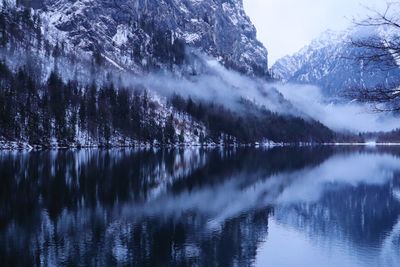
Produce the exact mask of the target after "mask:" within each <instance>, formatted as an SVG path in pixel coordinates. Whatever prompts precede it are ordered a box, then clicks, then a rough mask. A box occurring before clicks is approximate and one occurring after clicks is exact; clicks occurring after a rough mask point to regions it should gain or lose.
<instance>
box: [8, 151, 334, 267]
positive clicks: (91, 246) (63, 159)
mask: <svg viewBox="0 0 400 267" xmlns="http://www.w3.org/2000/svg"><path fill="white" fill-rule="evenodd" d="M333 153H334V151H333V149H331V148H314V149H309V148H280V149H272V150H251V149H249V150H246V149H243V150H237V151H234V150H206V151H205V150H199V149H194V150H181V151H172V150H171V151H168V150H165V151H163V150H157V151H153V150H150V151H141V152H138V151H131V150H111V151H102V150H82V151H64V152H38V153H30V154H22V153H6V154H0V177H1V179H2V187H0V190H1V191H0V193H1V195H0V227H1V228H0V262H4V263H8V264H7V265H34V263H35V262H36V263H38V262H39V261H42V262H43V263H44V265H51V264H54V265H60V264H65V265H106V266H110V265H115V264H117V263H118V264H122V265H124V264H131V265H134V266H196V265H200V266H216V265H218V266H234V265H235V264H236V265H238V266H250V265H251V263H252V261H253V260H254V258H255V255H256V250H257V246H258V244H259V242H261V241H262V239H263V238H265V236H266V233H267V227H268V224H267V219H268V215H269V213H270V211H269V210H268V209H264V208H261V210H262V211H257V210H258V209H259V207H253V209H252V207H251V205H248V206H246V207H245V208H246V210H242V212H240V210H239V212H238V213H235V214H234V215H233V216H232V217H226V218H223V220H221V221H219V222H218V225H217V226H215V225H211V226H210V223H209V219H210V217H208V215H207V214H203V213H202V211H201V210H200V211H199V210H195V211H193V210H190V209H188V210H185V209H183V210H182V211H181V213H180V216H170V215H169V214H168V213H159V214H157V213H152V214H151V216H141V217H139V216H138V215H137V214H136V213H135V212H133V214H129V216H126V213H125V210H126V209H128V210H129V208H130V207H133V206H143V207H148V206H147V205H146V204H147V203H152V202H153V200H154V199H166V200H171V199H172V200H173V199H175V198H178V197H179V196H180V195H183V194H187V195H188V198H189V199H190V198H191V196H193V193H194V192H198V191H201V192H203V191H204V192H207V191H209V192H217V193H218V194H222V195H223V194H224V191H223V190H222V189H223V188H224V187H223V186H222V185H223V184H226V183H231V184H234V185H235V186H236V187H237V190H235V191H233V192H236V193H237V194H244V191H243V192H242V191H241V190H244V189H246V188H251V187H253V186H255V185H256V184H257V182H259V180H260V179H261V180H267V179H268V177H270V176H271V175H274V174H279V173H285V172H293V171H296V170H300V169H303V168H306V167H314V166H318V165H319V164H320V163H321V162H323V161H324V160H325V159H327V158H329V157H330V156H331V155H332V154H333ZM233 180H234V181H233ZM215 188H220V189H221V190H217V191H213V190H214V189H215ZM247 193H248V192H247ZM238 197H239V199H240V197H242V196H238ZM199 201H200V202H201V199H200V200H199ZM200 204H201V203H200ZM160 205H163V203H162V202H161V203H160ZM202 205H205V206H207V205H210V207H212V206H213V203H212V202H211V203H203V204H202ZM149 207H150V206H149ZM161 210H162V209H161Z"/></svg>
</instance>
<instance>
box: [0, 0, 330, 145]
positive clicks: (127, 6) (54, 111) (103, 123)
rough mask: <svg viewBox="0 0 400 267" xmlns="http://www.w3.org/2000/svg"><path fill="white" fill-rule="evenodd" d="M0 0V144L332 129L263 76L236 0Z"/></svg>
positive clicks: (260, 56) (159, 140)
mask: <svg viewBox="0 0 400 267" xmlns="http://www.w3.org/2000/svg"><path fill="white" fill-rule="evenodd" d="M0 6H1V12H0V47H1V49H0V70H1V71H0V104H1V105H0V107H2V108H0V148H1V147H3V148H15V147H29V146H33V147H36V146H37V147H71V146H73V147H75V146H78V147H79V146H90V147H91V146H132V145H134V146H137V145H148V146H150V145H154V144H156V145H176V144H190V145H203V144H217V143H223V144H229V145H233V144H240V143H246V144H249V143H258V142H264V143H268V144H269V143H273V142H279V143H284V142H287V143H296V142H330V141H332V139H333V138H335V137H337V135H335V134H334V133H333V131H331V130H330V129H329V128H327V127H326V126H324V125H322V124H321V123H319V122H317V121H315V120H313V119H311V118H309V117H307V116H305V115H303V113H301V112H300V111H298V110H296V109H295V108H294V107H293V105H291V103H290V102H289V101H287V100H286V99H285V98H284V97H283V95H282V94H281V93H279V92H278V91H277V90H276V89H275V88H274V87H273V85H269V84H267V83H266V80H267V79H268V78H269V74H268V61H267V50H266V49H265V48H264V46H263V45H262V44H261V43H260V42H259V41H258V40H257V39H256V31H255V28H254V26H253V25H252V24H251V22H250V20H249V18H248V17H247V16H246V14H245V12H244V10H243V3H242V1H241V0H230V1H226V0H203V1H198V0H179V1H178V0H162V1H144V0H138V1H133V0H131V1H118V0H116V1H113V2H110V1H101V0H100V1H90V0H76V1H67V0H57V1H55V0H44V1H17V2H15V1H11V0H7V1H3V2H1V5H0ZM270 141H272V142H270Z"/></svg>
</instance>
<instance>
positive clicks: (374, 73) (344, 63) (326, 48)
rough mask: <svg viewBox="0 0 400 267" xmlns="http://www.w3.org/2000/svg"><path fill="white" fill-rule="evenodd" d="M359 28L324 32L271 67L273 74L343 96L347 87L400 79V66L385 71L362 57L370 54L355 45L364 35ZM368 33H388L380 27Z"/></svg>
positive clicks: (375, 84) (334, 95) (369, 85)
mask: <svg viewBox="0 0 400 267" xmlns="http://www.w3.org/2000/svg"><path fill="white" fill-rule="evenodd" d="M364 30H365V29H364ZM360 31H361V30H360V29H349V30H347V31H344V32H333V31H327V32H325V33H323V34H322V35H321V36H320V37H319V38H317V39H315V40H313V41H312V42H311V44H310V45H307V46H306V47H304V48H303V49H301V50H300V51H299V52H297V53H295V54H294V55H291V56H286V57H284V58H282V59H280V60H278V61H277V62H276V63H275V64H274V65H273V66H272V68H271V71H272V73H273V76H274V77H276V78H279V79H281V80H283V81H284V82H297V83H308V84H313V85H317V86H320V87H321V88H322V91H323V92H324V94H325V95H326V96H330V97H337V96H342V95H343V94H345V91H346V90H347V89H351V88H352V87H356V86H358V87H359V86H365V87H374V86H377V85H391V84H393V83H397V82H399V80H400V68H394V69H387V70H384V71H382V70H383V69H384V66H380V65H377V64H374V63H371V62H365V61H363V60H362V59H360V56H361V55H365V54H366V53H369V52H368V51H367V49H365V48H358V47H355V46H354V45H353V44H352V40H353V39H354V38H357V36H359V35H360V34H365V33H361V32H360ZM368 34H371V36H381V37H382V36H387V34H389V33H388V32H387V31H385V30H382V29H379V30H376V31H372V32H369V33H368Z"/></svg>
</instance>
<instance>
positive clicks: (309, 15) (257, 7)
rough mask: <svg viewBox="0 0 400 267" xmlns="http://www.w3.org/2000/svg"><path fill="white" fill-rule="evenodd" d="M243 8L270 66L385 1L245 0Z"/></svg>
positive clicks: (346, 24) (379, 7) (383, 5)
mask: <svg viewBox="0 0 400 267" xmlns="http://www.w3.org/2000/svg"><path fill="white" fill-rule="evenodd" d="M244 7H245V10H246V12H247V14H248V15H249V16H250V19H251V20H252V22H253V23H254V25H255V26H256V28H257V32H258V35H257V36H258V39H259V40H260V41H261V42H263V43H264V45H265V46H266V48H267V49H268V52H269V65H270V66H271V65H272V64H273V63H274V62H275V61H276V60H277V59H279V58H281V57H283V56H285V55H288V54H293V53H295V52H297V51H298V50H300V49H301V48H302V47H304V46H305V45H307V44H309V43H310V42H311V41H312V40H313V39H314V38H316V37H318V36H319V35H320V34H321V33H322V32H324V31H326V30H328V29H331V30H336V31H338V30H344V29H346V28H347V27H349V26H350V25H351V24H352V21H353V19H357V18H362V17H365V16H366V15H367V14H368V12H369V11H368V9H367V8H366V7H371V8H376V9H384V8H385V7H386V1H385V0H244Z"/></svg>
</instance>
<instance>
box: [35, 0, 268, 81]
mask: <svg viewBox="0 0 400 267" xmlns="http://www.w3.org/2000/svg"><path fill="white" fill-rule="evenodd" d="M32 6H33V7H34V8H36V9H37V10H38V12H40V14H41V20H42V22H43V23H44V25H46V26H45V28H44V35H45V36H47V38H49V39H50V40H51V41H53V42H59V43H62V44H63V46H65V47H67V48H70V49H71V50H81V51H85V52H88V53H93V54H95V55H100V56H102V57H103V59H105V60H106V61H109V62H111V63H112V64H113V65H116V66H119V67H121V68H124V69H128V70H132V71H134V72H141V71H145V70H148V69H153V68H162V69H166V68H167V69H176V68H179V66H182V65H184V64H183V63H185V62H186V61H188V58H187V57H188V56H187V55H188V51H189V52H190V51H193V50H194V51H200V52H202V53H204V54H206V55H208V56H211V57H214V58H216V59H217V60H218V61H220V62H221V63H222V64H223V65H224V66H226V67H228V68H231V69H234V70H237V71H240V72H242V73H245V74H248V75H254V76H268V61H267V50H266V49H265V47H264V46H263V45H262V44H261V43H260V42H259V41H258V40H257V39H256V29H255V27H254V26H253V24H252V23H251V22H250V19H249V18H248V16H247V15H246V14H245V12H244V8H243V2H242V0H157V1H155V0H114V1H110V0H40V1H33V3H32Z"/></svg>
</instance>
